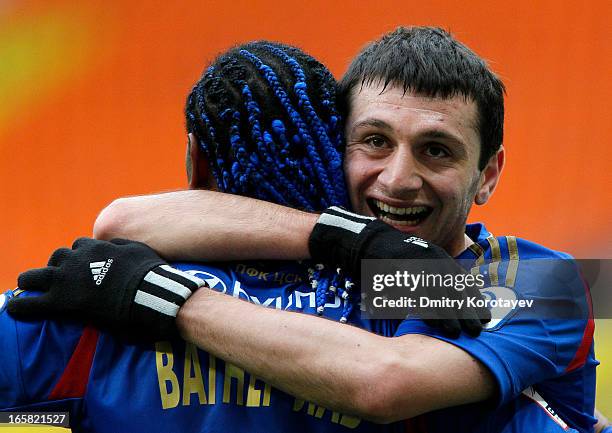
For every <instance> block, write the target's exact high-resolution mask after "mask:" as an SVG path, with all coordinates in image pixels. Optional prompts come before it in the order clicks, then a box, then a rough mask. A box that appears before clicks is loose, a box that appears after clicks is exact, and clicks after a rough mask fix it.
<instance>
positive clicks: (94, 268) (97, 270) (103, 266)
mask: <svg viewBox="0 0 612 433" xmlns="http://www.w3.org/2000/svg"><path fill="white" fill-rule="evenodd" d="M112 264H113V259H106V260H105V261H102V262H91V263H90V264H89V269H90V270H91V275H93V280H94V282H95V283H96V286H99V285H100V284H102V280H104V277H106V273H107V272H108V270H109V269H110V267H111V265H112Z"/></svg>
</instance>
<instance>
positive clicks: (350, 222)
mask: <svg viewBox="0 0 612 433" xmlns="http://www.w3.org/2000/svg"><path fill="white" fill-rule="evenodd" d="M308 247H309V250H310V255H311V257H312V259H313V260H314V261H316V262H321V263H324V264H328V265H333V266H340V267H341V268H342V269H343V270H344V271H345V272H347V273H348V274H349V275H352V276H353V277H354V278H356V279H358V278H359V277H360V275H361V259H427V260H425V261H422V262H420V261H419V260H410V271H411V272H412V273H414V274H417V273H419V272H420V270H422V269H421V268H420V267H419V266H420V263H421V264H425V263H426V265H424V266H426V267H429V268H431V265H432V263H435V265H436V268H435V271H436V273H438V274H441V275H457V274H465V273H466V271H465V270H464V269H463V268H462V267H461V266H459V265H458V264H457V263H456V262H455V260H454V259H453V258H452V257H451V256H450V255H449V254H448V253H447V252H446V251H444V250H443V249H442V248H440V247H438V246H437V245H434V244H432V243H429V242H427V241H425V240H423V239H420V238H418V237H416V236H411V235H408V234H406V233H402V232H401V231H399V230H396V229H394V228H393V227H391V226H390V225H388V224H386V223H384V222H382V221H380V220H378V219H376V218H373V217H368V216H364V215H357V214H354V213H351V212H348V211H347V210H345V209H342V208H339V207H335V206H334V207H330V208H328V209H327V210H325V212H323V213H322V214H321V216H320V217H319V219H318V220H317V223H316V225H315V227H314V229H313V231H312V233H311V234H310V239H309V243H308ZM434 260H435V262H433V261H434ZM419 262H420V263H419ZM431 270H432V269H428V270H426V272H427V271H431ZM419 290H420V291H421V293H419V292H416V293H414V295H416V296H419V295H421V296H426V297H428V298H429V299H443V298H445V297H446V298H448V299H453V300H454V299H467V298H468V297H473V298H475V299H484V298H483V296H482V295H481V293H480V291H479V290H478V288H477V287H475V286H471V287H466V288H465V290H462V291H459V290H456V289H455V288H454V287H445V286H433V287H432V286H429V287H420V288H419ZM417 313H419V314H420V315H421V316H422V317H423V320H424V321H425V323H427V324H428V325H430V326H435V327H438V328H441V329H442V330H443V331H444V332H445V333H446V334H448V335H450V336H452V337H456V336H458V335H459V334H460V332H461V330H462V329H463V330H464V331H465V332H467V333H468V334H470V335H473V336H477V335H479V334H480V331H481V330H482V325H483V323H487V322H488V321H490V320H491V312H490V311H489V309H488V308H475V307H470V306H467V305H466V304H465V303H464V307H463V308H461V309H452V308H426V309H423V310H418V309H417Z"/></svg>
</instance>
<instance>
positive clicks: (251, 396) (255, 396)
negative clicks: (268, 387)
mask: <svg viewBox="0 0 612 433" xmlns="http://www.w3.org/2000/svg"><path fill="white" fill-rule="evenodd" d="M250 376H251V377H250V379H249V389H248V391H247V400H246V405H247V406H248V407H259V406H260V405H261V390H259V389H256V388H255V381H256V380H257V378H256V377H255V376H253V375H252V374H251V375H250Z"/></svg>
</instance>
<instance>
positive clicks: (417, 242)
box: [404, 236, 429, 248]
mask: <svg viewBox="0 0 612 433" xmlns="http://www.w3.org/2000/svg"><path fill="white" fill-rule="evenodd" d="M404 242H406V243H407V244H415V245H418V246H420V247H423V248H429V244H428V243H427V242H426V241H424V240H423V239H421V238H417V237H416V236H411V237H409V238H408V239H404Z"/></svg>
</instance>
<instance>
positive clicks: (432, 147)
mask: <svg viewBox="0 0 612 433" xmlns="http://www.w3.org/2000/svg"><path fill="white" fill-rule="evenodd" d="M425 154H426V155H427V156H431V157H432V158H446V157H448V156H451V153H450V152H449V151H448V150H447V149H446V147H444V146H442V145H441V144H437V143H430V144H428V145H427V148H426V149H425Z"/></svg>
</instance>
